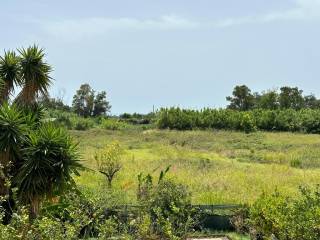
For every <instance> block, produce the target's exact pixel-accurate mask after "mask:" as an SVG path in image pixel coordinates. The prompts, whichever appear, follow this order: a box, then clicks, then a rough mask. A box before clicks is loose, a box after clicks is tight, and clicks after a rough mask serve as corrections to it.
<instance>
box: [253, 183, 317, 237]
mask: <svg viewBox="0 0 320 240" xmlns="http://www.w3.org/2000/svg"><path fill="white" fill-rule="evenodd" d="M250 225H251V228H252V229H251V230H252V232H255V235H261V236H264V237H265V238H266V239H267V238H269V237H270V236H271V235H272V234H273V235H274V236H275V237H276V238H277V239H279V240H295V239H305V240H313V239H319V238H320V227H319V226H320V188H319V186H318V187H316V188H315V189H310V188H300V195H298V196H295V197H286V196H284V195H283V194H280V193H279V192H276V193H274V194H273V195H266V194H264V195H262V196H261V197H260V198H259V199H258V200H257V202H256V203H255V204H254V205H253V206H252V208H251V209H250Z"/></svg>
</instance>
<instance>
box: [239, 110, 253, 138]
mask: <svg viewBox="0 0 320 240" xmlns="http://www.w3.org/2000/svg"><path fill="white" fill-rule="evenodd" d="M240 126H241V130H243V131H244V132H245V133H250V132H254V131H255V130H256V125H255V122H254V119H253V117H252V116H251V115H250V114H249V113H244V114H243V115H242V119H241V125H240Z"/></svg>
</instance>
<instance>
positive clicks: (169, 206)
mask: <svg viewBox="0 0 320 240" xmlns="http://www.w3.org/2000/svg"><path fill="white" fill-rule="evenodd" d="M150 211H151V219H152V221H153V225H154V226H153V227H154V229H155V231H156V232H157V233H158V234H159V235H161V236H164V237H167V238H169V239H180V238H179V237H182V236H185V235H186V234H187V233H188V232H189V231H190V230H191V229H192V227H193V224H194V222H193V220H192V217H191V215H192V207H191V198H190V193H189V192H188V190H187V188H186V187H185V186H184V185H181V184H176V183H174V182H172V181H170V180H163V181H160V183H159V184H158V185H157V186H156V187H155V189H154V191H153V193H152V196H151V200H150Z"/></svg>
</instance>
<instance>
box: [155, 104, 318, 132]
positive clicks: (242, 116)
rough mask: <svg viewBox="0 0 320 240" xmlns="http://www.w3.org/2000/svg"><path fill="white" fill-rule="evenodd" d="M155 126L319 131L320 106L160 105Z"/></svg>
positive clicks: (166, 127) (179, 128)
mask: <svg viewBox="0 0 320 240" xmlns="http://www.w3.org/2000/svg"><path fill="white" fill-rule="evenodd" d="M157 126H158V128H160V129H177V130H193V129H224V130H239V131H244V132H252V131H255V130H264V131H290V132H305V133H320V110H313V109H302V110H294V109H285V110H261V109H256V110H251V111H235V110H229V109H202V110H187V109H180V108H163V109H161V110H160V111H159V115H158V122H157Z"/></svg>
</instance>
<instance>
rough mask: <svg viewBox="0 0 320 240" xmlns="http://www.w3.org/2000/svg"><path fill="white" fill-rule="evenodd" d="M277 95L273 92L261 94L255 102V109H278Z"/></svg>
mask: <svg viewBox="0 0 320 240" xmlns="http://www.w3.org/2000/svg"><path fill="white" fill-rule="evenodd" d="M278 97H279V96H278V93H277V92H276V91H275V90H270V91H267V92H262V94H261V95H260V97H259V99H258V100H257V103H256V104H257V107H258V108H261V109H270V110H275V109H277V108H278V107H279V102H278Z"/></svg>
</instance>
